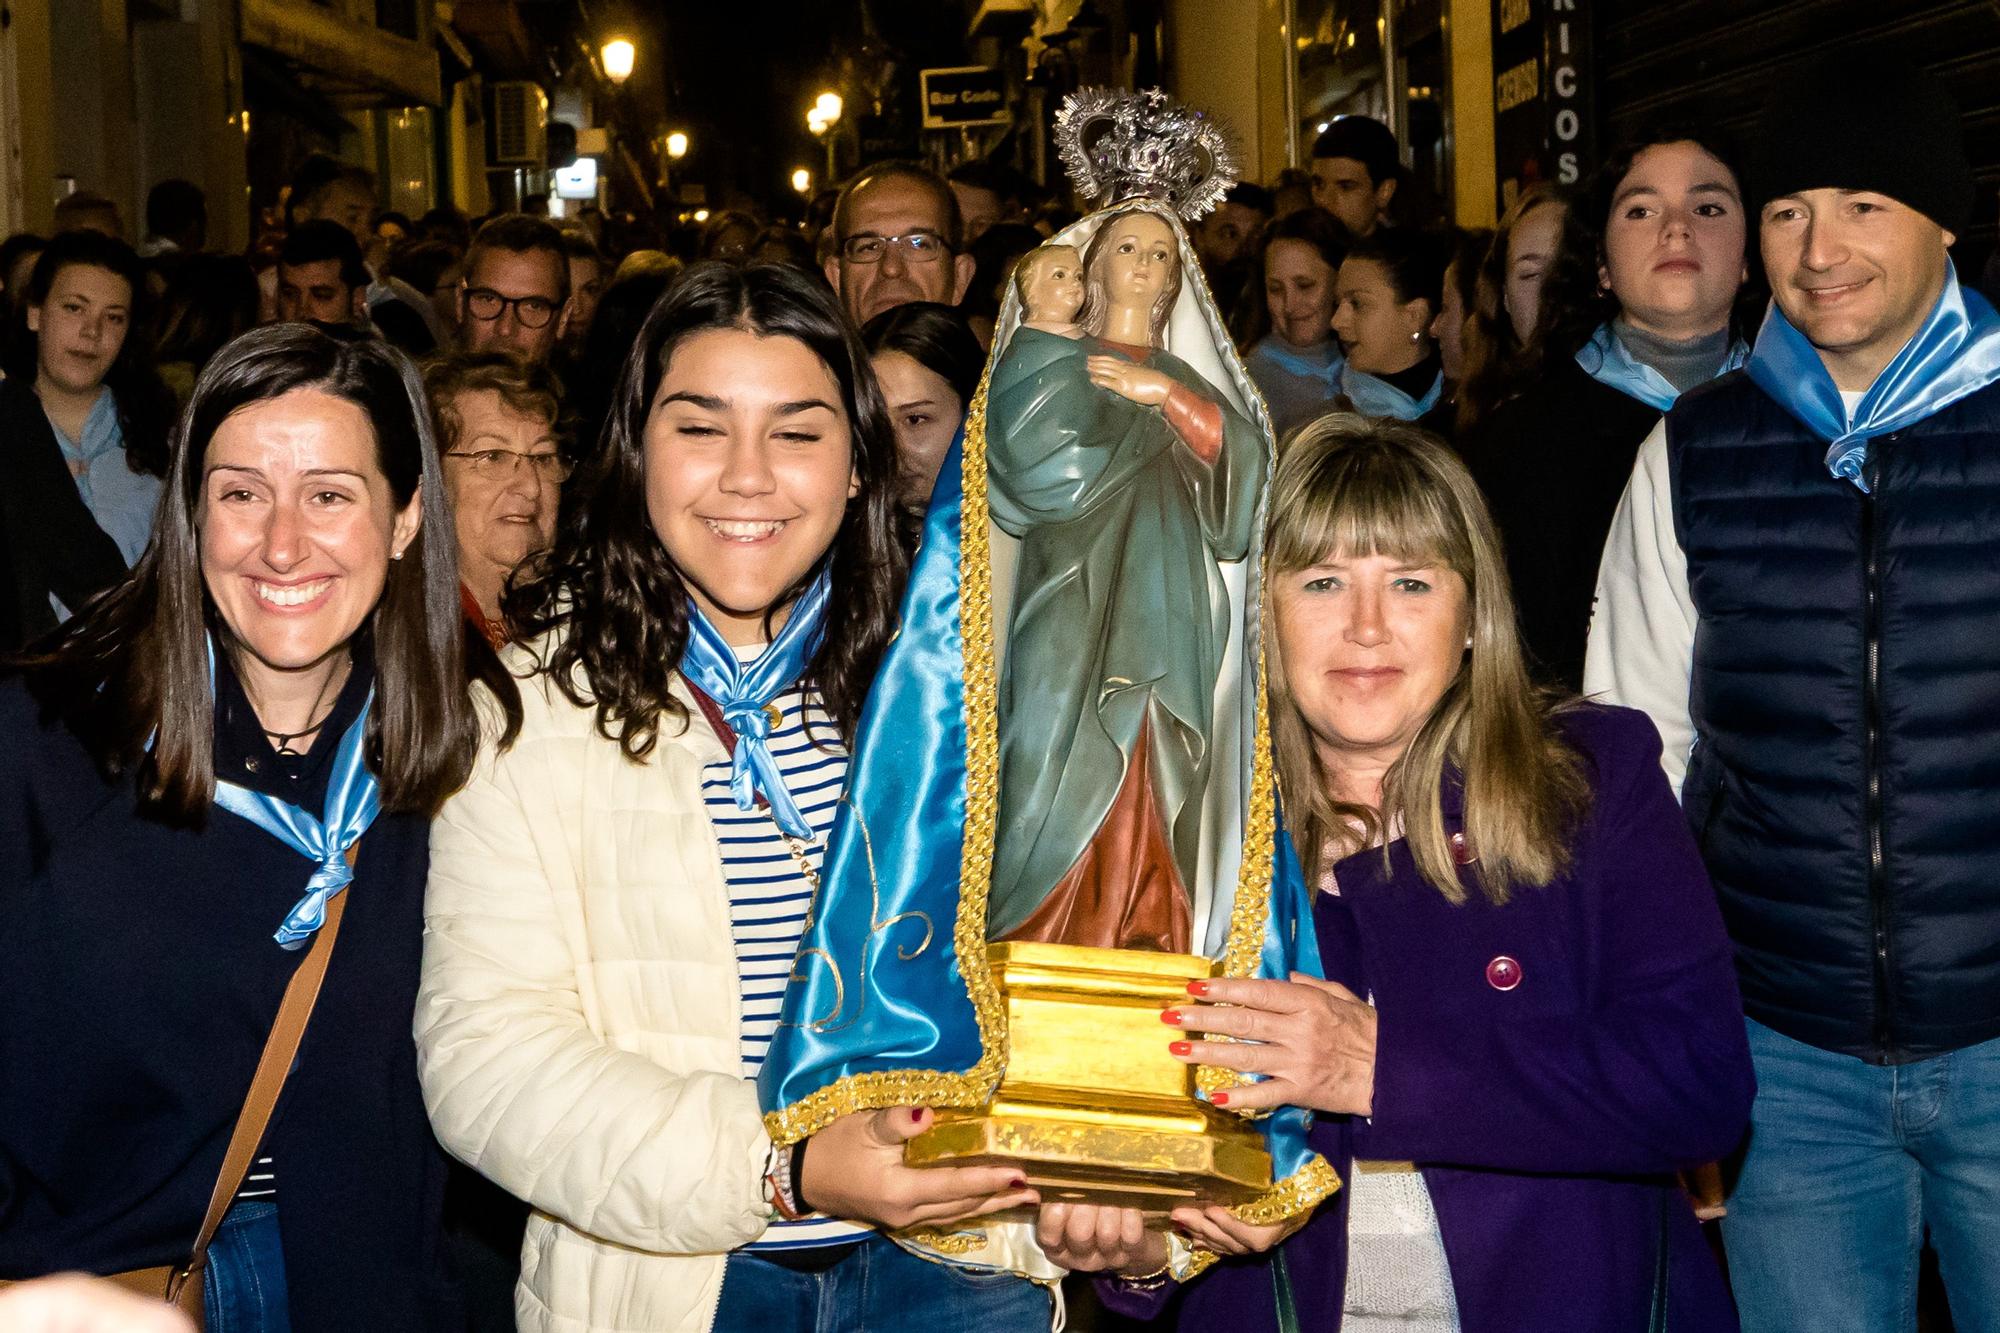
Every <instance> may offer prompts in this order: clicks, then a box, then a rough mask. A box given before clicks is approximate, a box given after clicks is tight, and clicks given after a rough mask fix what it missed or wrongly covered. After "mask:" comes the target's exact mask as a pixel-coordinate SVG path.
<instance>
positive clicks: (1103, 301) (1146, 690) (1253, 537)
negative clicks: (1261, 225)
mask: <svg viewBox="0 0 2000 1333" xmlns="http://www.w3.org/2000/svg"><path fill="white" fill-rule="evenodd" d="M1093 221H1094V222H1095V226H1094V227H1093V228H1092V229H1091V232H1090V234H1089V237H1088V240H1087V242H1086V243H1085V245H1084V246H1083V255H1084V261H1083V268H1084V276H1085V291H1086V296H1085V301H1084V307H1083V310H1082V312H1081V314H1080V316H1079V318H1078V321H1077V326H1078V333H1079V336H1076V337H1068V336H1064V335H1062V334H1060V333H1050V332H1044V331H1042V330H1040V329H1036V328H1030V327H1019V328H1015V329H1013V330H1012V331H1011V335H1010V336H1008V337H1007V338H1006V341H1005V342H1004V343H1002V344H1000V350H999V355H998V359H997V361H996V363H995V367H994V371H993V376H992V381H991V384H990V386H989V388H988V396H987V401H986V466H987V501H988V505H989V506H990V510H989V512H990V516H991V519H992V521H993V523H994V524H995V525H996V526H997V527H998V528H999V529H1000V531H1001V532H1003V533H1004V534H1006V535H1007V536H1008V537H1010V538H1012V539H1014V541H1015V543H1017V547H1016V550H1015V551H1014V552H1013V555H1014V563H1013V571H1012V580H1011V582H1012V597H1011V606H1010V608H1009V610H1008V612H1007V615H1006V620H1005V635H1004V643H1005V651H1004V656H1003V658H1002V660H1003V663H1004V665H1003V668H1002V674H1001V679H1000V698H999V736H1000V819H999V825H998V829H997V831H996V835H995V841H994V851H993V881H992V888H991V891H990V893H991V896H990V898H989V907H988V913H989V926H988V929H989V933H990V935H991V936H992V937H993V938H996V939H1032V940H1045V941H1055V942H1060V943H1065V944H1087V945H1096V946H1099V947H1104V948H1142V949H1155V950H1161V951H1165V952H1169V953H1186V952H1188V951H1189V949H1190V947H1191V945H1192V938H1191V937H1192V921H1193V915H1194V910H1195V906H1196V904H1195V900H1194V890H1195V889H1196V887H1197V886H1202V888H1203V889H1204V891H1205V892H1204V897H1205V898H1212V896H1213V895H1212V891H1210V890H1212V878H1213V876H1212V875H1205V874H1204V871H1205V870H1214V869H1218V868H1219V867H1216V866H1213V865H1205V864H1204V858H1203V856H1202V837H1203V832H1204V825H1207V826H1208V827H1209V828H1210V829H1211V830H1212V831H1213V832H1214V833H1216V834H1217V835H1219V836H1220V837H1222V838H1225V839H1226V838H1228V837H1229V836H1230V835H1231V834H1234V835H1236V836H1237V837H1239V838H1240V830H1241V820H1240V818H1236V819H1232V818H1230V817H1229V815H1230V814H1231V811H1230V810H1229V809H1228V808H1227V807H1228V806H1229V805H1230V804H1233V803H1232V802H1228V801H1217V802H1213V803H1211V802H1210V801H1209V800H1208V799H1207V798H1208V793H1209V787H1210V785H1211V780H1212V779H1220V781H1219V783H1218V785H1220V786H1221V787H1222V788H1224V790H1225V792H1226V793H1227V794H1229V795H1236V796H1240V795H1241V793H1242V791H1243V790H1244V788H1243V786H1242V784H1241V783H1240V782H1236V781H1232V780H1229V775H1228V774H1227V771H1226V770H1227V767H1228V764H1229V763H1230V761H1233V760H1240V759H1241V757H1242V755H1243V748H1242V746H1241V745H1240V738H1239V736H1238V735H1237V734H1236V733H1237V732H1238V729H1239V727H1240V726H1241V713H1242V707H1241V704H1242V700H1241V694H1242V690H1241V684H1242V676H1241V673H1240V671H1228V672H1227V673H1226V672H1225V668H1226V666H1229V665H1235V664H1233V663H1230V662H1229V661H1228V659H1229V658H1230V656H1231V654H1230V648H1231V646H1232V642H1233V644H1234V646H1235V648H1236V652H1237V654H1241V653H1242V652H1243V650H1244V646H1245V642H1246V631H1247V629H1248V625H1247V622H1246V620H1245V616H1244V613H1245V606H1246V599H1245V598H1244V596H1243V594H1242V591H1241V589H1242V586H1243V585H1245V584H1247V582H1248V580H1247V578H1246V579H1237V580H1234V581H1235V582H1236V583H1237V584H1238V585H1239V586H1238V588H1237V589H1235V590H1232V588H1231V587H1230V583H1231V581H1232V580H1230V579H1229V578H1227V577H1226V576H1225V575H1226V571H1227V570H1228V569H1229V568H1230V567H1232V566H1234V567H1237V568H1239V569H1240V568H1241V567H1242V566H1243V564H1244V562H1245V561H1246V560H1247V559H1248V557H1249V556H1250V554H1251V552H1252V551H1253V550H1254V548H1255V547H1256V544H1257V538H1258V536H1259V532H1258V523H1257V520H1258V518H1259V501H1260V499H1261V497H1262V495H1263V491H1264V483H1265V478H1266V477H1267V475H1268V464H1269V456H1270V439H1269V436H1268V434H1267V433H1266V430H1265V428H1263V426H1262V425H1261V423H1260V422H1259V421H1258V420H1256V418H1255V416H1254V413H1255V410H1256V409H1255V408H1253V407H1251V406H1250V405H1249V403H1248V402H1246V401H1245V400H1244V398H1243V397H1242V396H1241V395H1240V394H1231V393H1229V392H1227V391H1226V390H1224V389H1223V388H1221V387H1219V386H1218V385H1217V383H1216V382H1215V380H1216V379H1217V378H1220V377H1219V376H1218V375H1217V372H1218V371H1219V370H1220V369H1221V367H1219V366H1217V365H1215V364H1214V363H1215V360H1216V359H1217V358H1216V357H1215V355H1214V352H1215V349H1214V347H1213V341H1214V340H1213V337H1212V334H1211V328H1212V327H1213V326H1212V325H1211V324H1210V320H1211V319H1212V317H1213V311H1212V310H1210V309H1209V308H1207V305H1208V303H1207V293H1206V292H1204V291H1202V290H1201V289H1200V287H1199V283H1198V280H1197V281H1196V283H1189V282H1187V281H1186V280H1185V275H1186V274H1188V273H1191V272H1194V271H1196V270H1195V269H1194V267H1193V265H1192V264H1190V263H1189V262H1188V260H1187V256H1186V240H1185V238H1184V237H1183V235H1182V234H1181V232H1180V229H1179V227H1178V226H1177V225H1176V223H1175V218H1174V215H1173V214H1172V212H1171V211H1170V210H1168V209H1166V208H1165V207H1162V206H1160V205H1157V204H1140V205H1135V206H1131V207H1126V208H1121V209H1117V210H1115V211H1112V212H1110V213H1108V214H1106V215H1104V216H1101V217H1100V218H1097V219H1094V220H1093ZM1079 239H1081V238H1079ZM1183 300H1185V302H1186V306H1187V307H1188V308H1189V311H1190V313H1191V314H1193V315H1196V316H1198V317H1199V318H1200V319H1201V321H1202V324H1203V327H1202V328H1201V329H1200V335H1199V338H1198V339H1196V340H1193V341H1194V346H1195V347H1197V348H1199V350H1200V351H1201V352H1206V353H1207V354H1208V355H1207V356H1206V357H1199V356H1198V357H1197V359H1201V360H1206V361H1207V362H1208V363H1209V364H1208V366H1207V371H1206V373H1204V372H1203V371H1201V370H1197V369H1196V368H1195V367H1194V366H1193V365H1192V364H1190V362H1189V360H1188V359H1186V358H1183V357H1181V356H1179V355H1176V354H1175V353H1174V352H1173V351H1170V350H1168V348H1167V345H1166V344H1167V340H1168V337H1169V333H1170V330H1169V324H1170V320H1171V317H1172V316H1173V314H1174V312H1175V308H1176V306H1177V305H1180V304H1181V303H1182V302H1183ZM1188 344H1189V340H1187V339H1185V338H1184V339H1183V340H1182V341H1181V345H1182V346H1184V347H1185V346H1188ZM1223 382H1224V383H1227V380H1226V379H1224V380H1223ZM1232 387H1233V386H1232ZM1003 551H1004V547H1003V548H999V549H996V553H995V562H996V565H997V564H998V563H999V560H1000V558H1001V554H1002V552H1003ZM1232 593H1234V595H1232ZM997 616H998V610H997V607H996V618H997ZM1225 674H1227V675H1228V676H1229V679H1228V681H1227V682H1225V680H1224V677H1225ZM1218 695H1220V697H1219V698H1218ZM1218 721H1220V723H1221V728H1220V730H1221V731H1222V732H1223V733H1224V734H1222V735H1218V734H1217V732H1218V726H1217V724H1218ZM1218 760H1220V761H1221V762H1220V763H1218ZM1221 850H1223V849H1222V848H1218V847H1212V848H1211V849H1210V851H1211V853H1212V855H1211V856H1210V857H1209V858H1208V860H1209V862H1214V861H1215V860H1217V859H1218V858H1217V857H1216V856H1214V855H1213V853H1215V852H1218V851H1221Z"/></svg>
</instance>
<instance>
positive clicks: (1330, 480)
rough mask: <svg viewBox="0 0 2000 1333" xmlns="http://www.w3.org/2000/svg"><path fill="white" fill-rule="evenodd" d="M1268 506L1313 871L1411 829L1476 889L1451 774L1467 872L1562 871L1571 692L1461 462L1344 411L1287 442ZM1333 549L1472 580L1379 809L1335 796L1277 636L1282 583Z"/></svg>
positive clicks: (1304, 845)
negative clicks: (1537, 632) (1459, 645)
mask: <svg viewBox="0 0 2000 1333" xmlns="http://www.w3.org/2000/svg"><path fill="white" fill-rule="evenodd" d="M1271 514H1272V518H1271V524H1270V529H1269V531H1268V533H1267V535H1266V542H1265V577H1266V582H1265V588H1266V596H1265V601H1264V605H1265V611H1264V616H1265V625H1264V643H1265V645H1266V648H1267V652H1268V662H1269V670H1270V691H1271V717H1272V744H1273V747H1274V752H1275V756H1276V760H1277V767H1278V781H1279V788H1280V791H1281V792H1282V794H1283V796H1284V800H1285V811H1286V818H1287V822H1288V823H1289V824H1290V826H1291V831H1292V836H1293V840H1294V841H1295V842H1296V844H1297V845H1298V848H1299V853H1300V855H1301V857H1302V858H1303V859H1304V864H1305V868H1306V872H1307V875H1308V876H1309V877H1317V875H1318V874H1319V873H1320V871H1321V870H1322V869H1323V867H1324V866H1325V865H1326V864H1327V863H1328V862H1329V861H1331V860H1333V859H1337V858H1339V857H1341V856H1346V855H1350V854H1352V853H1354V852H1356V851H1359V850H1361V849H1362V848H1365V847H1370V846H1373V845H1375V844H1377V843H1380V842H1385V841H1386V833H1387V831H1389V830H1395V829H1400V830H1401V831H1402V836H1403V837H1405V838H1406V839H1407V840H1408V842H1409V845H1410V851H1411V854H1412V856H1413V857H1414V858H1415V860H1416V865H1417V869H1418V871H1419V872H1420V873H1421V874H1422V875H1423V877H1424V878H1425V879H1426V880H1427V881H1429V882H1430V884H1431V885H1432V887H1434V888H1435V889H1437V891H1438V892H1439V893H1441V894H1443V895H1444V896H1445V897H1446V898H1448V899H1450V900H1451V901H1452V902H1454V903H1458V902H1464V901H1465V898H1466V893H1465V889H1464V887H1463V885H1462V884H1461V881H1460V878H1459V866H1458V863H1457V861H1456V860H1455V859H1454V858H1453V856H1452V848H1451V843H1450V840H1449V835H1448V834H1447V832H1446V830H1445V826H1444V814H1443V810H1442V808H1441V804H1440V800H1439V796H1440V793H1441V792H1442V790H1443V788H1444V784H1445V783H1446V782H1447V781H1448V780H1452V779H1454V778H1455V779H1456V780H1457V781H1460V782H1462V783H1463V792H1464V804H1465V835H1466V837H1467V838H1468V839H1469V840H1470V842H1471V844H1472V848H1473V851H1474V854H1475V856H1476V858H1477V859H1476V860H1475V861H1473V863H1472V865H1471V867H1470V870H1471V873H1472V877H1473V879H1474V880H1475V881H1476V882H1477V883H1478V885H1479V888H1480V890H1481V892H1483V893H1484V894H1485V896H1486V897H1487V898H1488V899H1490V900H1491V901H1493V902H1495V903H1501V902H1505V901H1506V900H1507V893H1508V890H1509V888H1510V886H1512V885H1516V884H1528V885H1536V886H1540V885H1544V884H1547V883H1548V882H1549V881H1550V880H1552V879H1554V878H1555V877H1556V875H1558V874H1559V873H1561V871H1562V870H1563V869H1564V868H1565V867H1566V866H1567V864H1568V859H1569V849H1568V843H1569V837H1570V834H1571V833H1572V832H1573V831H1574V828H1575V825H1576V822H1577V820H1578V819H1579V818H1580V817H1581V815H1582V812H1583V809H1584V807H1585V805H1586V804H1587V802H1588V799H1589V790H1588V786H1587V784H1586V782H1585V780H1584V775H1583V771H1582V764H1581V761H1580V759H1579V757H1578V755H1577V754H1576V752H1575V751H1574V750H1573V749H1571V748H1570V747H1569V746H1568V745H1567V744H1565V743H1564V741H1563V740H1562V738H1561V737H1560V736H1559V735H1558V734H1557V733H1556V730H1555V728H1554V727H1553V726H1552V724H1551V723H1552V718H1553V716H1554V715H1555V714H1556V713H1558V712H1559V711H1561V710H1562V709H1563V708H1565V707H1568V706H1570V705H1571V703H1572V702H1573V701H1569V700H1565V699H1561V698H1559V697H1558V696H1555V695H1553V694H1550V693H1548V692H1546V691H1543V690H1540V689H1538V688H1537V687H1536V686H1535V685H1534V684H1533V683H1531V682H1530V680H1529V679H1528V670H1527V666H1526V663H1525V661H1524V659H1523V654H1522V650H1521V640H1520V637H1519V635H1518V634H1517V632H1516V631H1515V628H1514V598H1513V595H1512V593H1511V592H1510V591H1509V589H1508V586H1507V570H1506V565H1505V563H1504V561H1503V560H1502V557H1501V553H1500V539H1499V536H1498V534H1497V533H1496V532H1495V530H1494V527H1493V520H1492V518H1491V517H1490V516H1489V515H1488V513H1487V511H1486V503H1485V500H1484V499H1483V498H1482V497H1481V496H1480V493H1479V488H1478V486H1477V484H1476V483H1475V482H1474V481H1473V480H1472V475H1471V474H1470V473H1469V472H1467V471H1466V470H1465V465H1464V464H1462V463H1460V462H1459V461H1458V459H1457V457H1456V456H1455V455H1453V454H1452V452H1451V451H1450V450H1449V449H1448V448H1446V447H1445V446H1444V445H1443V444H1441V443H1439V442H1438V441H1437V440H1435V439H1433V438H1432V437H1431V436H1429V435H1427V434H1425V433H1424V432H1423V431H1420V430H1418V429H1416V428H1414V427H1411V426H1407V425H1404V424H1402V423H1400V422H1394V421H1374V420H1370V419H1368V418H1365V417H1359V416H1355V415H1352V414H1349V413H1334V414H1331V415H1328V416H1324V417H1321V418H1320V419H1319V420H1317V421H1314V422H1312V423H1311V424H1309V425H1307V426H1304V427H1302V428H1301V429H1300V430H1299V431H1297V432H1296V433H1295V434H1294V435H1293V436H1292V437H1291V438H1290V440H1289V441H1288V442H1287V443H1286V445H1285V448H1284V451H1283V453H1282V454H1281V456H1280V458H1279V462H1278V472H1277V477H1276V479H1275V481H1274V482H1273V484H1272V495H1271ZM1332 555H1339V556H1341V557H1344V558H1350V559H1351V558H1359V557H1364V556H1373V555H1385V556H1389V557H1392V558H1394V559H1397V560H1404V561H1409V562H1410V563H1412V564H1423V565H1431V566H1443V567H1445V568H1448V569H1450V570H1452V571H1453V572H1454V573H1456V574H1457V575H1458V576H1459V577H1460V578H1462V579H1463V580H1465V586H1466V590H1467V595H1468V597H1469V599H1470V603H1471V613H1472V616H1471V619H1472V646H1471V648H1470V649H1469V651H1468V653H1467V655H1466V660H1465V663H1464V665H1463V666H1462V667H1461V668H1460V670H1459V673H1458V675H1457V677H1456V678H1455V679H1454V680H1453V681H1452V683H1451V684H1450V685H1449V686H1448V687H1447V688H1446V689H1445V692H1444V696H1443V697H1442V698H1441V699H1439V700H1438V702H1437V706H1436V707H1435V708H1434V709H1433V710H1432V712H1431V715H1430V717H1429V719H1428V720H1426V721H1425V722H1424V724H1423V725H1422V727H1421V728H1419V729H1418V731H1417V734H1416V735H1415V736H1414V737H1413V738H1412V739H1411V741H1410V745H1409V748H1408V749H1407V750H1405V751H1404V752H1403V754H1402V756H1401V757H1400V758H1398V759H1397V760H1396V762H1395V763H1394V764H1393V765H1392V766H1391V767H1390V769H1389V772H1388V774H1387V776H1386V777H1385V779H1384V780H1383V784H1382V805H1381V808H1380V809H1371V808H1369V807H1367V806H1363V805H1357V804H1354V803H1351V802H1345V801H1341V800H1338V799H1336V798H1335V796H1334V794H1333V791H1332V785H1331V782H1330V779H1329V775H1328V774H1327V773H1326V772H1325V771H1324V769H1323V768H1322V766H1321V764H1320V761H1319V757H1318V754H1317V752H1316V751H1315V749H1314V748H1313V743H1312V740H1313V738H1312V733H1311V731H1310V730H1309V729H1308V727H1307V725H1306V721H1305V718H1304V717H1303V716H1302V715H1301V714H1300V712H1299V709H1298V706H1297V705H1296V704H1295V703H1294V702H1293V701H1292V698H1291V694H1290V691H1289V689H1288V687H1287V685H1286V682H1285V665H1284V660H1283V653H1282V651H1281V649H1280V643H1279V638H1278V635H1277V634H1276V633H1275V623H1274V622H1275V615H1276V610H1275V607H1276V596H1275V590H1276V588H1277V586H1278V584H1279V582H1280V580H1281V579H1282V578H1283V577H1284V576H1285V575H1287V574H1292V573H1297V572H1298V571H1300V570H1304V569H1309V568H1311V567H1313V566H1314V565H1318V564H1321V563H1323V562H1324V561H1325V560H1327V559H1328V557H1329V556H1332ZM1384 855H1385V857H1386V855H1387V852H1386V850H1385V852H1384Z"/></svg>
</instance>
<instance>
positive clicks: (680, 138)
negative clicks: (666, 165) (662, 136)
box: [667, 130, 688, 162]
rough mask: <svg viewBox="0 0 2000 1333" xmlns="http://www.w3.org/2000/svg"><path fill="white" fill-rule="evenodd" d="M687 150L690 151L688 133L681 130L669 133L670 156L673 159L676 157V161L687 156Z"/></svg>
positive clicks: (668, 154)
mask: <svg viewBox="0 0 2000 1333" xmlns="http://www.w3.org/2000/svg"><path fill="white" fill-rule="evenodd" d="M687 151H688V137H687V135H685V134H683V133H681V132H680V131H679V130H675V131H674V132H673V133H672V134H669V135H668V136H667V156H668V157H671V158H672V159H674V161H676V162H678V161H680V160H681V159H682V158H684V157H686V156H687Z"/></svg>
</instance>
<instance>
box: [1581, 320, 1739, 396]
mask: <svg viewBox="0 0 2000 1333" xmlns="http://www.w3.org/2000/svg"><path fill="white" fill-rule="evenodd" d="M1749 359H1750V349H1749V348H1748V347H1745V346H1744V345H1743V342H1742V340H1741V339H1738V340H1737V341H1735V342H1733V343H1731V344H1730V345H1729V355H1728V356H1725V357H1724V358H1723V359H1722V369H1720V370H1718V371H1716V372H1715V373H1716V374H1717V375H1726V374H1728V373H1729V372H1730V371H1732V370H1735V369H1736V368H1737V367H1739V366H1741V365H1742V364H1743V363H1744V362H1745V361H1748V360H1749ZM1576 363H1577V364H1578V365H1579V366H1582V367H1583V373H1584V374H1586V375H1588V376H1590V377H1591V378H1592V379H1594V380H1596V381H1597V382H1598V383H1599V384H1604V385H1608V386H1610V387H1611V388H1613V389H1616V390H1618V392H1620V393H1622V394H1624V395H1625V396H1626V397H1627V398H1636V399H1638V400H1639V401H1640V402H1642V403H1645V404H1646V405H1647V406H1649V407H1653V408H1657V409H1658V410H1660V411H1662V412H1664V411H1666V410H1667V409H1668V408H1670V407H1672V406H1673V405H1674V400H1675V399H1676V398H1679V397H1680V396H1681V391H1680V390H1679V389H1676V388H1675V387H1674V386H1673V385H1672V384H1671V383H1669V382H1668V380H1667V377H1666V376H1665V375H1662V374H1661V373H1660V372H1659V371H1657V370H1655V369H1653V368H1652V367H1651V366H1649V365H1647V364H1646V363H1645V362H1643V361H1640V360H1638V359H1637V358H1636V357H1634V356H1633V355H1632V350H1631V349H1630V348H1629V347H1627V346H1626V345H1625V341H1624V339H1622V338H1620V337H1619V336H1618V335H1617V333H1616V332H1614V331H1613V330H1612V328H1611V326H1610V325H1609V324H1600V325H1598V326H1597V332H1595V333H1593V334H1591V335H1590V341H1589V342H1587V343H1585V344H1584V345H1583V346H1581V347H1579V348H1577V349H1576Z"/></svg>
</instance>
